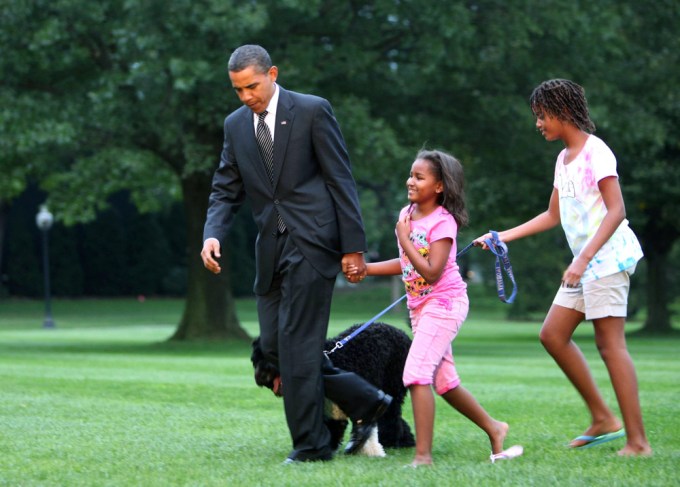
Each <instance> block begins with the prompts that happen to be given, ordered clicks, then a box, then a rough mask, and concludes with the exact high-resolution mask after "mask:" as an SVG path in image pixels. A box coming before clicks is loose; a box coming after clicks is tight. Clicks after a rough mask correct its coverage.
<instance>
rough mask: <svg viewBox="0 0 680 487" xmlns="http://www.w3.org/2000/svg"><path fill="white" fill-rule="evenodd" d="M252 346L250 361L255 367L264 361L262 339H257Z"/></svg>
mask: <svg viewBox="0 0 680 487" xmlns="http://www.w3.org/2000/svg"><path fill="white" fill-rule="evenodd" d="M251 346H252V353H251V354H250V361H251V362H252V363H253V366H256V365H257V364H258V363H259V362H261V361H262V360H264V354H263V353H262V347H260V337H255V339H254V340H253V343H252V345H251Z"/></svg>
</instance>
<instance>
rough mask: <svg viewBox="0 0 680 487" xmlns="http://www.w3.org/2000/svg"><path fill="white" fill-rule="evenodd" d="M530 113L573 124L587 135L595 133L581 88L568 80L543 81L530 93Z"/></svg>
mask: <svg viewBox="0 0 680 487" xmlns="http://www.w3.org/2000/svg"><path fill="white" fill-rule="evenodd" d="M529 102H530V104H531V111H532V112H534V115H535V116H537V117H542V116H544V115H546V114H547V115H550V116H551V117H555V118H557V119H558V120H563V121H565V122H569V123H572V124H574V125H575V126H576V127H578V128H579V129H581V130H583V131H584V132H586V133H588V134H592V133H593V132H595V124H594V123H593V121H592V120H590V114H589V113H588V102H587V101H586V94H585V90H584V89H583V87H582V86H580V85H578V84H576V83H574V82H573V81H569V80H568V79H551V80H548V81H544V82H543V83H541V84H540V85H538V86H537V87H536V88H534V91H533V92H532V93H531V97H530V98H529Z"/></svg>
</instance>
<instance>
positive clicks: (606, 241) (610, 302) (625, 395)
mask: <svg viewBox="0 0 680 487" xmlns="http://www.w3.org/2000/svg"><path fill="white" fill-rule="evenodd" d="M531 109H532V111H533V112H534V115H535V116H536V128H537V129H538V130H539V131H540V132H541V134H542V135H543V137H545V139H546V140H548V141H553V140H561V141H562V142H563V143H564V146H565V148H564V149H563V150H562V151H561V152H560V154H559V155H558V156H557V162H556V165H555V179H554V182H553V190H552V195H551V197H550V203H549V205H548V209H547V210H546V211H545V212H543V213H541V214H540V215H538V216H536V217H535V218H533V219H531V220H529V221H527V222H525V223H523V224H521V225H519V226H517V227H515V228H512V229H510V230H506V231H503V232H499V234H498V235H499V237H500V238H501V240H503V241H504V242H510V241H511V240H516V239H518V238H522V237H526V236H528V235H533V234H535V233H539V232H543V231H545V230H548V229H550V228H553V227H555V226H556V225H558V224H560V223H561V224H562V227H563V229H564V232H565V234H566V237H567V241H568V242H569V246H570V248H571V250H572V253H573V255H574V258H573V260H572V261H571V264H569V266H568V267H567V269H566V270H565V271H564V274H563V275H562V282H561V285H560V287H559V289H558V291H557V295H556V296H555V299H554V301H553V304H552V306H551V308H550V311H548V316H547V317H546V318H545V321H544V322H543V328H541V334H540V338H541V343H542V344H543V346H544V347H545V349H546V350H547V351H548V353H549V354H550V355H551V356H552V357H553V359H555V361H556V362H557V364H558V365H559V366H560V368H561V369H562V371H563V372H564V373H565V374H566V376H567V378H568V379H569V380H570V381H571V383H572V384H573V385H574V387H575V388H576V390H577V391H578V393H579V394H580V395H581V397H582V398H583V400H584V402H585V403H586V406H587V408H588V410H589V412H590V416H591V423H590V426H589V427H588V428H587V429H586V431H585V432H584V434H583V435H580V436H577V437H576V438H574V439H573V440H572V442H571V444H570V446H571V447H572V448H589V447H591V446H595V445H600V444H602V443H606V442H608V441H611V440H614V439H616V438H621V437H623V436H624V435H625V436H626V445H625V446H624V447H623V448H622V449H621V450H620V451H619V455H650V454H651V453H652V449H651V447H650V445H649V442H648V441H647V437H646V435H645V430H644V426H643V423H642V413H641V410H640V401H639V399H638V385H637V378H636V374H635V367H634V365H633V361H632V360H631V358H630V355H629V353H628V350H627V348H626V337H625V333H624V325H625V323H626V314H627V309H626V308H627V302H628V290H629V286H630V279H629V275H630V274H632V273H633V271H634V270H635V266H636V264H637V262H638V260H640V258H642V250H641V248H640V244H639V243H638V241H637V238H636V237H635V234H634V233H633V232H632V230H631V229H630V228H629V226H628V220H626V210H625V206H624V203H623V197H622V195H621V188H620V186H619V180H618V175H617V173H616V158H615V157H614V154H613V153H612V151H611V150H610V149H609V147H607V145H606V144H605V143H604V142H603V141H602V140H601V139H599V138H598V137H596V136H595V135H592V133H593V132H594V131H595V125H594V124H593V122H592V121H591V120H590V115H589V113H588V105H587V103H586V98H585V92H584V90H583V88H582V87H581V86H579V85H577V84H576V83H574V82H572V81H569V80H565V79H553V80H549V81H545V82H543V83H541V84H540V85H539V86H538V87H536V89H534V91H533V93H532V95H531ZM486 238H489V234H487V235H484V236H482V237H479V238H477V239H476V240H475V245H480V246H482V247H484V248H486V245H485V244H484V239H486ZM584 319H585V320H592V322H593V326H594V329H595V343H596V344H597V348H598V350H599V352H600V356H601V357H602V359H603V361H604V363H605V365H606V367H607V370H608V371H609V377H610V379H611V381H612V385H613V386H614V391H615V392H616V397H617V399H618V402H619V407H620V409H621V415H622V416H623V422H624V424H625V430H624V429H623V428H622V427H621V426H622V425H621V421H620V420H619V419H618V418H617V417H616V415H615V414H614V413H613V412H612V410H611V409H609V407H608V406H607V404H606V403H605V402H604V399H603V398H602V396H601V395H600V391H599V390H598V388H597V386H596V385H595V381H594V380H593V377H592V376H591V374H590V370H589V369H588V364H587V363H586V361H585V358H584V356H583V354H582V353H581V350H580V349H579V347H578V346H577V345H576V343H574V341H573V340H572V335H573V333H574V331H575V330H576V327H577V326H578V325H579V324H580V323H581V322H582V321H583V320H584Z"/></svg>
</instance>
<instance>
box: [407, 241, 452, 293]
mask: <svg viewBox="0 0 680 487" xmlns="http://www.w3.org/2000/svg"><path fill="white" fill-rule="evenodd" d="M400 243H401V246H402V248H403V249H404V252H405V253H406V255H407V256H408V258H409V260H410V261H411V264H413V267H415V269H416V271H417V272H418V274H420V276H421V277H422V278H423V279H425V281H427V283H428V284H432V283H434V282H436V281H437V279H439V277H440V276H441V275H442V272H444V267H445V266H446V261H447V260H448V258H449V254H450V253H451V246H452V245H453V240H452V239H450V238H442V239H440V240H435V241H434V242H431V243H430V251H429V254H428V257H427V259H426V258H425V257H423V255H422V254H421V253H420V252H418V250H416V248H415V247H414V246H413V243H411V241H410V240H409V239H408V238H407V239H406V241H402V240H400Z"/></svg>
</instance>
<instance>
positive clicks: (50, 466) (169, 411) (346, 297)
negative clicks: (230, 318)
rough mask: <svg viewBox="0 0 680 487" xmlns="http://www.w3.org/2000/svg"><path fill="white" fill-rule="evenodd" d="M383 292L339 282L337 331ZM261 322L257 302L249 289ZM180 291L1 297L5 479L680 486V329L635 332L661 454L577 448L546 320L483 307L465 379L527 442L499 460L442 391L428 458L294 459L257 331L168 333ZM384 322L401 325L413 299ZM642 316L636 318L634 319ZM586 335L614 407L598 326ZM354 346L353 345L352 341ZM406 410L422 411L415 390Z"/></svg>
mask: <svg viewBox="0 0 680 487" xmlns="http://www.w3.org/2000/svg"><path fill="white" fill-rule="evenodd" d="M390 299H391V298H390V297H389V293H388V292H387V291H386V290H378V291H370V292H361V293H356V292H352V291H344V292H342V293H339V294H338V298H337V299H336V302H335V304H334V308H333V317H332V322H331V329H330V333H331V334H334V333H336V332H338V331H340V330H342V329H344V328H345V327H347V326H348V325H350V324H352V323H355V322H360V321H365V320H367V319H369V318H370V317H372V316H373V315H375V314H376V313H377V312H379V311H380V310H381V309H382V308H384V307H385V306H386V305H387V304H389V303H390V302H391V301H390ZM238 305H239V316H240V317H241V320H242V324H243V326H244V328H245V329H246V330H247V331H248V332H249V333H250V334H251V335H254V334H256V333H257V323H256V316H255V312H254V303H253V302H252V301H251V300H242V301H239V303H238ZM182 307H183V302H182V301H179V300H160V299H147V300H146V301H145V302H141V303H140V302H138V301H136V300H132V299H129V300H128V299H120V300H91V301H87V300H85V301H67V300H58V301H56V302H55V303H54V306H53V314H54V319H55V322H56V324H57V327H56V328H55V329H52V330H46V329H42V312H43V308H42V303H40V302H34V301H14V300H10V301H7V300H5V301H0V486H53V485H54V486H105V485H106V486H128V485H131V486H132V485H134V486H136V485H138V486H172V485H195V486H228V485H229V486H232V485H236V486H240V485H244V486H250V485H253V486H255V485H272V486H274V485H275V486H279V485H289V486H307V485H309V486H321V485H333V486H344V485H347V486H363V485H386V486H387V485H390V486H391V485H433V486H435V485H436V486H443V485H457V486H487V485H513V486H525V485H536V486H550V485H574V486H576V485H595V486H608V487H612V486H623V485H626V486H628V485H630V486H666V485H668V486H671V485H680V480H679V479H678V476H679V473H680V468H679V466H680V440H679V439H678V438H680V418H679V417H678V416H679V414H678V413H679V412H680V405H679V401H680V388H679V384H680V382H679V381H678V376H679V375H680V358H679V356H678V345H680V341H679V340H678V339H658V338H654V339H651V338H634V339H630V340H629V348H630V350H631V353H632V355H633V358H634V360H635V363H636V366H637V370H638V375H639V381H640V396H641V401H642V406H643V413H644V417H645V422H646V427H647V431H648V435H649V437H650V440H651V442H652V447H653V448H654V456H653V457H651V458H627V459H625V458H618V457H617V456H616V451H617V450H618V449H619V448H620V447H621V446H622V445H623V441H622V440H617V441H614V442H612V443H608V444H605V445H602V446H599V447H596V448H592V449H590V450H584V451H571V450H569V449H567V448H566V447H565V445H566V443H567V442H568V441H569V440H570V439H571V438H572V437H574V436H576V435H578V434H580V433H581V432H582V431H583V430H584V429H585V428H586V426H587V425H588V420H589V418H588V417H587V414H586V410H585V407H584V406H583V404H582V401H581V400H580V399H579V397H578V396H577V394H576V392H575V391H574V390H573V389H572V387H571V386H570V385H569V384H568V383H567V380H566V379H565V378H564V377H563V375H562V373H561V372H560V371H559V370H558V368H557V366H556V365H555V364H554V363H553V361H552V360H551V359H550V357H549V356H548V355H547V354H546V353H545V352H544V351H543V349H542V348H541V346H540V344H539V343H538V340H537V334H538V329H539V327H540V322H536V323H528V322H507V321H505V320H503V319H502V316H503V315H502V309H501V308H500V307H499V306H496V305H495V304H493V305H492V304H488V303H487V304H485V305H484V306H477V305H475V303H474V302H473V305H472V310H471V313H470V317H469V319H468V321H467V322H466V324H465V325H464V327H463V329H462V331H461V333H460V335H459V337H458V339H457V340H456V342H455V350H454V353H455V355H456V359H457V365H458V368H459V371H460V373H461V377H462V379H463V383H464V384H465V385H466V387H467V388H468V389H469V390H470V391H471V392H472V393H473V394H474V395H475V396H476V397H477V399H479V401H480V402H481V403H482V404H483V405H484V406H485V407H486V408H487V410H488V411H489V412H490V413H491V414H492V415H493V416H495V417H497V418H498V419H501V420H505V421H507V422H508V423H509V424H510V427H511V429H510V435H509V437H508V440H507V443H506V445H507V446H510V445H512V444H515V443H519V444H522V445H523V446H524V447H525V455H524V456H523V457H521V458H519V459H517V460H513V461H511V462H505V463H499V464H495V465H492V464H490V463H489V461H488V455H489V446H488V441H487V439H486V438H485V437H484V434H483V433H482V432H481V431H480V430H478V429H477V428H476V427H475V426H473V425H472V424H471V423H470V422H468V421H467V420H465V419H464V418H463V417H462V416H460V415H459V414H458V413H457V412H455V411H454V410H452V409H451V408H449V407H448V406H446V404H445V403H444V402H443V401H441V400H440V401H438V403H437V417H436V426H435V443H434V456H435V462H436V465H435V466H434V467H433V468H430V469H418V470H412V469H404V468H402V466H403V465H405V464H406V463H408V462H409V461H410V459H411V456H412V454H413V451H412V449H406V450H403V451H395V450H388V456H387V457H386V458H378V459H376V458H365V457H343V456H338V457H337V458H336V459H335V460H334V461H332V462H327V463H314V464H304V465H296V466H293V467H283V466H281V465H280V463H281V461H282V460H283V459H284V458H285V456H286V454H287V453H288V451H289V449H290V439H289V437H288V432H287V428H286V425H285V421H284V416H283V408H282V403H281V401H280V400H279V399H277V398H275V397H274V396H273V395H272V394H271V392H270V391H269V390H265V389H259V388H257V387H256V386H255V384H254V382H253V379H252V367H251V365H250V361H249V359H248V357H249V354H250V350H249V345H248V344H247V343H246V344H244V343H237V344H233V343H232V344H219V343H183V344H177V343H166V342H165V340H166V339H167V338H168V337H169V336H170V335H171V334H172V332H173V331H174V327H175V325H176V323H177V321H178V319H179V316H180V314H181V312H182ZM382 321H386V322H389V323H392V324H394V325H395V326H399V327H404V328H406V325H405V320H404V312H403V310H402V311H401V312H395V313H390V314H389V315H388V316H387V317H386V318H383V320H382ZM629 326H630V327H631V330H632V329H635V328H636V327H637V326H639V324H637V323H631V324H630V325H629ZM581 328H582V329H581V330H579V331H578V337H577V341H578V342H579V344H581V345H582V348H583V349H584V352H585V353H586V355H587V357H588V358H589V360H590V363H591V366H592V370H593V374H594V375H595V377H596V379H597V380H598V382H599V383H600V384H601V386H602V391H603V393H604V395H605V396H606V398H607V400H608V401H609V403H610V404H611V405H612V406H613V407H615V405H616V402H615V399H614V394H613V392H612V390H611V387H610V386H609V382H608V379H607V374H606V371H605V369H604V366H603V364H602V362H601V361H600V360H599V357H598V356H597V352H596V350H595V347H594V344H593V340H592V330H591V329H590V326H589V325H587V324H584V325H583V326H582V327H581ZM350 345H351V344H348V346H350ZM404 409H405V412H404V414H405V417H406V419H407V421H408V422H409V423H411V424H412V418H411V407H410V403H409V401H408V399H407V403H406V406H405V408H404Z"/></svg>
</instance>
